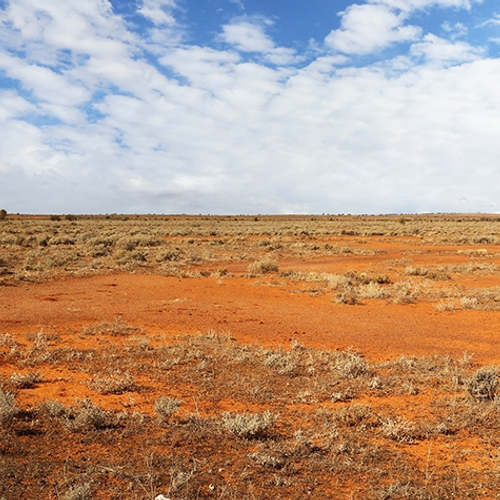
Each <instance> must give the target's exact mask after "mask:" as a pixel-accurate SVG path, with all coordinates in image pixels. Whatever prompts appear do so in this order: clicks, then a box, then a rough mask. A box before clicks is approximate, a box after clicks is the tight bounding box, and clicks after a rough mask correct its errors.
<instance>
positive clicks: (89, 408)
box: [69, 398, 109, 431]
mask: <svg viewBox="0 0 500 500" xmlns="http://www.w3.org/2000/svg"><path fill="white" fill-rule="evenodd" d="M78 403H79V405H80V407H79V408H77V409H76V410H74V411H73V419H72V420H70V421H69V426H70V428H72V429H74V430H79V431H89V430H95V429H105V428H106V427H108V426H109V416H108V413H107V412H106V411H104V410H103V409H102V408H100V407H99V406H97V405H95V404H94V403H92V401H91V400H90V399H89V398H85V399H84V400H83V401H78Z"/></svg>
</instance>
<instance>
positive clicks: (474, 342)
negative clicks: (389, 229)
mask: <svg viewBox="0 0 500 500" xmlns="http://www.w3.org/2000/svg"><path fill="white" fill-rule="evenodd" d="M328 241H329V242H330V243H335V244H342V243H344V244H354V243H353V242H354V241H355V240H354V239H353V238H352V237H350V236H345V237H336V238H329V239H328ZM355 244H356V245H357V247H362V248H363V250H364V252H363V254H348V255H334V256H331V257H329V256H321V257H319V258H315V257H310V258H309V257H299V258H294V257H291V256H286V257H285V258H284V259H281V260H279V271H280V273H284V272H286V271H287V270H295V271H297V270H298V271H302V272H318V273H319V272H328V273H339V274H340V273H345V272H346V271H348V270H356V271H358V272H362V271H373V270H375V271H378V272H388V273H389V274H390V269H391V268H390V264H384V263H387V262H391V261H396V260H397V259H404V258H408V257H409V255H410V256H411V260H412V264H413V265H415V266H416V265H418V266H436V265H439V264H457V265H458V264H464V263H469V262H470V261H471V259H470V256H467V255H465V254H463V253H460V251H463V250H464V249H466V248H468V247H465V246H457V247H454V246H451V245H450V246H443V247H435V246H425V245H420V246H418V247H415V246H414V245H413V241H412V239H411V238H392V239H391V238H390V237H386V238H385V241H384V242H383V243H381V242H378V241H375V240H373V241H372V240H370V239H369V238H365V239H364V241H362V242H359V240H358V241H357V242H356V243H355ZM471 248H474V247H471ZM489 251H490V253H493V254H494V255H498V253H496V254H495V253H494V252H498V251H500V248H499V247H490V248H489ZM228 262H229V261H228ZM491 262H492V263H494V264H499V263H500V259H498V258H496V260H495V259H493V260H491ZM396 265H397V264H396ZM225 266H226V267H227V271H228V274H227V275H223V276H219V277H217V276H214V274H211V275H210V276H208V275H207V277H189V278H182V277H177V276H162V275H157V274H140V273H137V274H136V273H125V272H121V273H116V274H104V275H96V276H91V277H66V278H63V279H56V280H52V281H45V282H41V283H21V284H19V285H17V286H4V287H0V333H9V334H11V335H12V336H14V337H15V338H16V339H17V340H18V342H19V343H20V344H26V345H27V344H28V342H27V341H26V335H25V334H28V333H30V332H32V333H33V332H39V331H45V332H49V333H50V332H57V333H58V335H59V340H58V343H59V345H62V346H64V345H68V346H73V347H75V348H79V349H84V348H85V347H92V348H95V346H96V345H98V344H99V341H98V340H96V338H95V337H85V336H82V335H75V334H74V332H76V331H79V330H81V329H82V327H85V326H88V325H95V324H96V323H101V322H113V321H116V319H117V318H119V319H120V320H122V321H123V322H125V323H128V324H130V325H132V326H137V327H140V328H141V329H142V333H141V334H140V335H143V336H144V337H145V338H149V339H150V341H151V342H152V344H153V345H156V344H158V343H161V342H163V343H169V342H172V341H173V339H174V338H175V337H176V336H178V335H183V334H196V333H202V334H205V333H207V332H208V331H210V330H214V331H215V332H217V333H219V334H228V335H229V336H230V337H231V338H233V339H236V340H237V341H238V342H240V343H241V344H249V345H253V344H258V345H262V346H266V347H273V348H276V347H279V346H283V348H284V349H289V347H290V344H291V342H292V341H294V340H295V341H298V342H299V343H300V344H301V345H303V346H306V347H314V348H318V349H327V350H345V349H348V348H353V349H355V350H359V351H360V352H361V353H362V354H363V356H365V357H366V359H368V360H369V361H370V362H372V363H381V362H384V361H388V360H394V359H396V358H398V357H400V356H402V355H408V356H413V355H415V356H431V355H434V354H436V355H451V356H452V357H453V358H460V357H462V356H463V355H464V353H468V354H469V355H474V361H475V362H476V363H478V365H487V364H500V343H499V342H498V336H499V332H500V311H497V310H475V309H456V310H450V311H438V310H437V309H436V303H435V302H432V301H417V302H415V303H409V304H396V303H391V302H390V301H386V300H376V299H366V300H363V301H362V303H361V304H359V305H352V306H351V305H344V304H338V303H336V302H335V301H334V300H332V294H330V293H322V294H315V293H314V286H313V284H311V283H294V282H291V281H287V280H283V279H281V277H280V276H279V275H278V274H266V275H263V276H257V277H255V276H254V277H248V276H242V274H241V273H244V272H245V270H246V267H247V266H248V264H247V263H239V262H235V263H225ZM400 266H401V265H400ZM403 267H404V265H403ZM203 269H206V270H207V271H211V272H213V271H214V270H215V269H217V264H210V265H206V266H205V268H204V267H203V266H202V267H201V268H200V267H198V268H197V270H198V271H199V270H203ZM387 270H389V271H387ZM393 278H394V277H393ZM394 279H395V280H397V279H400V278H397V277H395V278H394ZM452 281H453V285H454V286H464V287H466V288H467V289H469V288H481V287H492V286H496V285H497V284H498V279H497V276H494V275H485V276H480V275H479V276H478V275H460V276H458V277H453V280H452ZM436 286H440V285H439V283H438V284H437V285H436ZM443 286H446V284H444V285H443ZM115 341H116V343H117V344H119V343H120V342H122V340H121V339H115ZM12 371H13V367H12V366H10V365H9V364H3V365H0V375H2V376H3V377H4V378H8V377H9V376H10V375H11V373H12ZM62 375H64V373H63V372H61V373H59V379H57V377H56V374H54V373H52V374H51V371H50V369H49V368H47V369H45V370H44V376H45V377H46V378H47V379H53V380H54V381H56V379H57V380H59V381H58V382H57V383H55V382H54V383H53V384H40V385H38V386H36V387H35V388H33V389H30V390H27V391H21V392H22V393H20V394H19V396H18V399H17V401H18V403H19V404H20V405H21V406H25V405H29V404H36V403H37V402H39V401H43V400H45V399H52V400H55V399H57V400H58V401H60V402H61V403H63V404H72V403H73V402H74V400H75V398H84V397H85V395H86V394H87V393H88V392H89V390H88V387H87V386H86V385H84V384H82V380H80V379H79V378H78V377H76V376H74V374H73V376H71V377H64V376H62ZM229 376H230V374H229ZM61 380H62V382H61ZM153 385H155V384H153ZM44 391H45V393H44ZM432 397H434V396H433V395H425V394H422V395H420V396H419V398H420V399H419V400H418V401H416V400H415V401H416V402H415V403H414V407H412V408H410V407H407V402H406V400H405V398H404V397H402V398H400V401H399V402H398V401H397V398H392V399H391V405H392V406H393V407H395V408H399V410H400V411H401V412H402V414H404V415H407V416H408V418H410V417H412V415H413V414H415V413H418V412H419V411H426V410H422V409H424V408H427V407H428V406H429V398H432ZM125 399H126V398H125V396H119V397H114V396H98V395H95V394H94V395H93V396H92V400H93V401H94V402H96V403H97V404H99V405H101V406H103V407H105V408H106V407H108V408H113V409H116V408H117V407H120V405H122V406H123V404H124V403H123V401H124V400H125ZM136 399H137V401H136V404H137V406H136V407H135V408H136V409H138V410H140V411H145V412H146V413H150V414H153V413H154V412H153V406H152V403H151V398H149V400H148V401H149V403H146V399H148V398H144V402H143V401H142V399H141V397H140V396H137V397H136ZM412 401H414V400H412ZM218 404H219V409H220V408H223V409H225V410H227V411H229V410H231V409H239V408H232V407H231V401H226V402H219V403H218ZM369 404H374V405H375V406H374V408H377V405H378V406H380V407H383V406H384V404H386V401H384V400H383V398H380V399H379V400H378V401H377V402H376V403H373V402H369ZM186 405H187V407H188V408H189V407H190V405H191V406H193V409H194V405H195V403H192V402H190V401H187V402H186ZM207 411H208V412H209V411H210V408H209V407H207ZM466 444H467V446H468V447H470V448H471V449H473V448H474V447H477V446H483V445H482V444H478V443H477V442H472V441H470V442H468V443H466ZM432 446H434V448H433V449H432V459H429V454H430V450H431V448H430V447H432ZM410 453H411V454H413V456H414V457H416V458H415V459H416V460H419V461H420V463H421V464H425V462H426V461H427V466H429V467H430V466H432V467H434V468H435V467H440V465H442V464H444V463H446V461H447V457H448V456H449V454H450V448H449V447H448V446H447V445H445V444H444V443H443V442H439V441H436V443H435V444H434V445H430V444H429V443H428V442H426V441H424V442H422V443H417V444H415V446H414V447H413V449H412V450H411V451H410ZM463 460H466V459H465V458H464V459H463ZM469 466H470V467H473V468H474V467H476V468H480V467H481V466H482V465H481V464H478V463H475V462H474V459H473V458H470V464H469ZM0 481H1V479H0ZM346 487H348V485H347V486H346V485H345V484H344V485H342V488H344V489H343V490H342V491H345V488H346ZM321 491H322V490H321V489H320V490H318V491H317V492H316V494H315V495H314V494H313V495H312V498H337V497H336V496H335V494H334V491H335V489H333V490H332V491H330V492H328V491H326V492H325V491H323V493H321ZM323 495H326V496H323ZM331 495H333V496H331ZM40 498H56V496H49V495H47V496H43V495H42V496H40ZM57 498H59V497H57ZM61 498H63V497H61ZM64 498H70V497H69V496H68V497H64ZM74 498H77V497H76V496H75V497H74ZM82 498H83V497H82ZM123 498H127V497H126V496H124V497H123ZM134 498H135V497H134ZM145 498H149V497H147V496H145ZM193 498H194V497H193ZM200 498H205V497H203V496H201V497H200ZM207 498H208V496H207ZM219 498H223V496H222V495H221V496H220V497H219ZM248 498H250V496H249V497H248ZM255 498H259V495H258V494H257V496H256V497H255ZM262 498H264V496H262ZM266 498H267V497H266ZM280 498H281V497H280ZM282 498H286V495H285V496H284V497H282ZM290 498H292V496H290ZM293 498H299V496H293ZM338 498H344V496H342V495H339V496H338ZM345 498H347V496H345ZM388 498H389V497H388ZM391 498H392V497H391ZM453 498H460V495H458V496H456V497H453ZM8 500H14V499H13V498H12V499H10V498H9V499H8Z"/></svg>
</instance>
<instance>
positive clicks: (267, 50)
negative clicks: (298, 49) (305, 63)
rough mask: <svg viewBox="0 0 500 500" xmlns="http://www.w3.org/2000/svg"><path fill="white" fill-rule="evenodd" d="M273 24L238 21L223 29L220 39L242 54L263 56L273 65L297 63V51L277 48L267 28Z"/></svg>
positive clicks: (266, 21)
mask: <svg viewBox="0 0 500 500" xmlns="http://www.w3.org/2000/svg"><path fill="white" fill-rule="evenodd" d="M271 24H272V23H270V21H268V20H266V19H260V18H259V19H254V20H253V21H247V20H245V19H236V20H234V21H233V22H232V23H230V24H226V25H224V26H223V27H222V33H221V35H220V39H221V40H222V41H224V42H226V43H227V44H229V45H232V46H233V47H234V48H235V49H236V50H239V51H241V52H249V53H252V52H255V53H260V54H263V55H264V56H265V57H266V59H267V60H268V61H269V62H271V63H272V64H278V65H284V64H291V63H293V62H294V61H295V51H294V50H292V49H289V48H285V47H277V46H276V45H275V43H274V41H273V40H272V39H271V38H270V37H269V36H268V35H267V33H266V32H265V28H266V27H267V26H270V25H271Z"/></svg>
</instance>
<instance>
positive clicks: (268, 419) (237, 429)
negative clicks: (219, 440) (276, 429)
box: [222, 410, 277, 438]
mask: <svg viewBox="0 0 500 500" xmlns="http://www.w3.org/2000/svg"><path fill="white" fill-rule="evenodd" d="M276 419H277V415H273V414H272V413H271V412H270V411H269V410H266V411H265V412H264V413H262V414H260V413H247V414H241V413H224V415H223V416H222V425H223V426H224V428H225V429H226V430H228V431H230V432H232V433H233V434H236V435H237V436H240V437H243V438H259V437H263V436H265V435H266V433H267V432H268V431H269V430H270V429H271V428H272V426H273V425H274V422H275V421H276Z"/></svg>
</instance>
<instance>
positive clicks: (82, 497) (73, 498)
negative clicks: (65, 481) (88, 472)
mask: <svg viewBox="0 0 500 500" xmlns="http://www.w3.org/2000/svg"><path fill="white" fill-rule="evenodd" d="M91 498H92V492H91V489H90V486H89V485H88V484H80V485H76V486H72V487H71V488H70V489H69V490H68V491H67V493H66V494H65V495H64V500H90V499H91Z"/></svg>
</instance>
